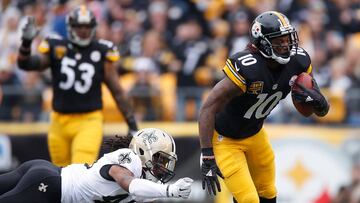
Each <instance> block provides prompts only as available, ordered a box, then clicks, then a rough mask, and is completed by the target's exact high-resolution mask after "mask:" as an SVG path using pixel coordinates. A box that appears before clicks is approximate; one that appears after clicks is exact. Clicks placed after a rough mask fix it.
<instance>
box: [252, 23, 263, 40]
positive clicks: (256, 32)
mask: <svg viewBox="0 0 360 203" xmlns="http://www.w3.org/2000/svg"><path fill="white" fill-rule="evenodd" d="M251 34H252V36H253V37H254V38H258V37H259V36H260V35H261V24H260V23H259V22H254V24H253V25H252V27H251Z"/></svg>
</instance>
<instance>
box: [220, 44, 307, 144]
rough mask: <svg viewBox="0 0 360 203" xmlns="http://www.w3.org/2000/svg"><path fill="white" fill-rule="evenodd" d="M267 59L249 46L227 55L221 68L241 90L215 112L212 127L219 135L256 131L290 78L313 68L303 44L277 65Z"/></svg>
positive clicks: (284, 93) (238, 135) (236, 135)
mask: <svg viewBox="0 0 360 203" xmlns="http://www.w3.org/2000/svg"><path fill="white" fill-rule="evenodd" d="M266 60H267V59H266V58H265V57H263V56H262V55H261V53H258V52H255V53H252V52H250V51H248V50H245V51H243V52H238V53H236V54H234V55H232V56H231V57H230V58H228V59H227V61H226V64H225V66H224V68H223V71H224V73H225V75H226V76H227V77H228V78H229V79H230V80H231V81H233V82H234V83H235V84H236V85H237V86H238V87H239V88H240V89H241V90H242V92H244V94H242V95H240V96H237V97H234V98H233V99H232V100H230V102H229V103H228V104H227V105H226V106H225V107H224V108H223V110H222V111H220V112H219V113H217V114H216V122H215V129H216V131H217V132H218V133H220V134H221V135H224V136H228V137H232V138H246V137H249V136H252V135H254V134H256V133H257V132H258V131H259V130H260V129H261V127H262V125H263V122H264V119H265V118H266V117H267V116H268V115H269V114H270V112H271V110H272V109H273V108H274V107H275V106H276V105H277V104H278V103H279V101H280V100H281V99H284V98H285V97H286V96H287V94H288V93H289V92H290V90H291V87H290V81H291V78H292V77H293V76H295V75H299V74H300V73H302V72H308V73H311V71H312V66H311V61H310V57H309V55H308V54H307V52H306V51H305V50H303V49H302V48H298V49H297V52H296V54H295V55H294V56H292V57H291V59H290V61H289V63H287V64H284V65H281V67H278V68H277V69H270V68H269V67H267V64H266ZM239 91H240V90H239Z"/></svg>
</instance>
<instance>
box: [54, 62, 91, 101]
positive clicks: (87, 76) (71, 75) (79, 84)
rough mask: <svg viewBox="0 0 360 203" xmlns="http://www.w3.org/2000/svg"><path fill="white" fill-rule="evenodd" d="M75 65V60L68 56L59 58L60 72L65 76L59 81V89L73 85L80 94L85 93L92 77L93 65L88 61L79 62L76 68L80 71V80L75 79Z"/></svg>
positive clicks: (67, 88) (66, 88)
mask: <svg viewBox="0 0 360 203" xmlns="http://www.w3.org/2000/svg"><path fill="white" fill-rule="evenodd" d="M75 66H76V60H75V59H71V58H68V57H64V58H63V59H62V60H61V69H60V72H61V73H62V74H64V75H65V76H66V80H65V81H61V82H60V83H59V87H60V89H63V90H69V89H70V88H72V87H74V90H75V91H76V92H78V93H80V94H85V93H87V92H88V91H89V89H90V87H91V85H92V82H93V80H92V79H93V77H94V74H95V67H94V65H92V64H90V63H80V64H79V65H78V69H79V70H80V72H81V75H80V80H75V71H74V69H73V68H74V67H75Z"/></svg>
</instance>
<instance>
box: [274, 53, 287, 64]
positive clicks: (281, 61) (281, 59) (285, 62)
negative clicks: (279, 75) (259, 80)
mask: <svg viewBox="0 0 360 203" xmlns="http://www.w3.org/2000/svg"><path fill="white" fill-rule="evenodd" d="M271 58H272V59H274V60H275V61H276V62H278V63H280V64H287V63H289V61H290V56H289V57H287V58H283V57H280V56H276V55H275V54H274V52H273V54H272V55H271Z"/></svg>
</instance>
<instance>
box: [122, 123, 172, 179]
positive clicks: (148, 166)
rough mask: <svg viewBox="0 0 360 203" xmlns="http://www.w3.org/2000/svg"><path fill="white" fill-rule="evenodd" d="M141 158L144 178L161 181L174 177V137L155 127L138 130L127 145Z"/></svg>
mask: <svg viewBox="0 0 360 203" xmlns="http://www.w3.org/2000/svg"><path fill="white" fill-rule="evenodd" d="M129 147H130V149H132V150H133V151H134V152H135V153H136V154H137V155H138V156H139V157H140V159H141V162H142V167H143V169H144V172H145V176H146V177H145V178H146V179H149V180H151V181H154V182H157V181H161V182H162V183H166V182H168V181H169V180H170V179H171V178H173V177H174V175H175V173H174V168H175V163H176V161H177V156H176V147H175V142H174V139H173V138H172V137H171V136H170V135H169V134H167V133H166V132H164V131H162V130H160V129H157V128H145V129H142V130H139V131H138V132H137V133H136V134H135V135H134V136H133V138H132V140H131V143H130V145H129Z"/></svg>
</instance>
